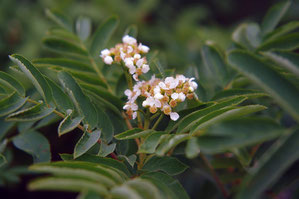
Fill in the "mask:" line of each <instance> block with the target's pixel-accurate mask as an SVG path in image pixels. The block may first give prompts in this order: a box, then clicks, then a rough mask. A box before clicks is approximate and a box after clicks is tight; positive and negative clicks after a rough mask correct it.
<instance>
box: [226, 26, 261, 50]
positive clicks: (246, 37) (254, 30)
mask: <svg viewBox="0 0 299 199" xmlns="http://www.w3.org/2000/svg"><path fill="white" fill-rule="evenodd" d="M232 39H233V41H234V42H235V43H237V44H239V45H240V46H242V47H243V48H247V49H249V50H254V49H255V48H257V47H258V46H259V45H260V43H261V36H260V27H259V25H258V24H256V23H249V24H247V23H244V24H241V25H239V26H238V28H237V29H236V30H235V31H234V32H233V35H232Z"/></svg>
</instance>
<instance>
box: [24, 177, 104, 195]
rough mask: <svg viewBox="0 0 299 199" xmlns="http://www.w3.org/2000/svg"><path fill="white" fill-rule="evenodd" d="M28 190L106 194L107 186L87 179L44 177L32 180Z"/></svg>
mask: <svg viewBox="0 0 299 199" xmlns="http://www.w3.org/2000/svg"><path fill="white" fill-rule="evenodd" d="M28 188H29V190H44V191H45V190H49V191H51V190H52V191H54V190H55V191H71V192H80V191H83V190H90V191H94V192H96V193H98V194H100V195H102V196H107V195H108V191H107V188H106V187H104V186H103V185H102V184H101V183H98V182H92V181H89V180H83V179H76V180H74V178H66V177H46V178H41V179H37V180H35V181H32V182H31V183H30V184H29V186H28Z"/></svg>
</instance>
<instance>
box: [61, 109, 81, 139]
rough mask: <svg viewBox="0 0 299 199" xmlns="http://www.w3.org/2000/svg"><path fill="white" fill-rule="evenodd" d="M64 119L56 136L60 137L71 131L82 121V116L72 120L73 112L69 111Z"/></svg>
mask: <svg viewBox="0 0 299 199" xmlns="http://www.w3.org/2000/svg"><path fill="white" fill-rule="evenodd" d="M67 112H68V113H67V115H66V117H65V118H64V119H63V120H62V121H61V122H60V124H59V126H58V136H62V135H64V134H66V133H68V132H70V131H72V130H74V129H75V128H76V127H77V126H78V125H79V124H80V122H81V121H82V120H83V116H77V117H75V118H72V117H71V116H72V114H73V111H72V110H71V109H69V110H68V111H67Z"/></svg>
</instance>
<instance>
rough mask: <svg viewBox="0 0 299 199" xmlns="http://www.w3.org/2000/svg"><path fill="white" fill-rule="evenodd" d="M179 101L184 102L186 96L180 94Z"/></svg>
mask: <svg viewBox="0 0 299 199" xmlns="http://www.w3.org/2000/svg"><path fill="white" fill-rule="evenodd" d="M178 99H179V100H180V101H181V102H183V101H185V99H186V95H185V94H184V93H179V96H178Z"/></svg>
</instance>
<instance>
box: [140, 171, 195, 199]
mask: <svg viewBox="0 0 299 199" xmlns="http://www.w3.org/2000/svg"><path fill="white" fill-rule="evenodd" d="M141 178H143V179H147V180H150V181H151V182H152V183H154V184H155V185H156V186H157V187H159V189H160V190H162V191H161V194H162V195H164V197H165V198H171V199H189V196H188V194H187V193H186V191H185V189H184V188H183V186H182V185H181V184H180V183H179V181H178V180H176V179H174V178H172V177H171V176H169V175H166V174H164V173H162V172H147V173H145V174H143V175H141Z"/></svg>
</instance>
